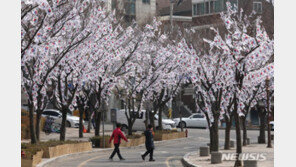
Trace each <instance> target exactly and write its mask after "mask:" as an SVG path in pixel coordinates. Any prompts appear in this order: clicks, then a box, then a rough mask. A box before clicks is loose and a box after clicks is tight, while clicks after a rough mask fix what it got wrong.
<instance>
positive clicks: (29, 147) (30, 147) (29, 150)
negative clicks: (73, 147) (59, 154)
mask: <svg viewBox="0 0 296 167" xmlns="http://www.w3.org/2000/svg"><path fill="white" fill-rule="evenodd" d="M79 142H80V141H70V140H67V141H58V140H49V141H47V142H39V143H37V144H31V143H22V144H21V150H22V151H24V152H25V155H26V157H27V158H31V157H32V156H33V155H35V154H36V153H37V152H38V151H41V150H43V151H45V150H46V149H47V148H48V147H54V146H57V145H62V144H74V143H79Z"/></svg>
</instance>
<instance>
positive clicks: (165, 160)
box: [46, 129, 259, 167]
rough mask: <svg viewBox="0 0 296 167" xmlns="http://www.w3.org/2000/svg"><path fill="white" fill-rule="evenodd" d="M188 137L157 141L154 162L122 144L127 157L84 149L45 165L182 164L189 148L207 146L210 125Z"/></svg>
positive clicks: (254, 134)
mask: <svg viewBox="0 0 296 167" xmlns="http://www.w3.org/2000/svg"><path fill="white" fill-rule="evenodd" d="M188 131H189V136H188V138H183V139H177V140H170V141H161V142H159V143H156V144H155V147H156V149H155V151H154V159H155V160H156V161H155V162H149V161H148V159H149V157H148V156H147V157H146V161H143V160H142V159H141V154H143V153H144V152H145V147H144V146H137V147H131V148H120V151H121V155H122V156H123V157H124V158H125V159H126V160H125V161H119V159H118V157H117V155H115V157H114V158H113V159H114V160H113V161H109V160H108V158H109V156H110V154H111V152H112V151H113V150H111V149H110V150H104V151H100V152H93V153H82V154H79V155H73V156H68V157H65V158H61V159H58V160H56V161H54V162H52V163H50V164H48V165H46V167H57V166H58V167H119V166H120V167H138V166H149V167H182V164H181V161H180V160H181V158H182V157H183V156H184V155H185V154H186V153H188V152H192V151H197V150H198V148H199V147H200V146H205V145H206V143H209V132H208V130H207V129H188ZM219 135H220V137H219V138H220V145H221V146H223V144H224V130H220V133H219ZM258 135H259V131H257V130H250V131H248V137H250V138H251V142H256V141H257V136H258ZM231 138H232V139H235V132H234V131H231Z"/></svg>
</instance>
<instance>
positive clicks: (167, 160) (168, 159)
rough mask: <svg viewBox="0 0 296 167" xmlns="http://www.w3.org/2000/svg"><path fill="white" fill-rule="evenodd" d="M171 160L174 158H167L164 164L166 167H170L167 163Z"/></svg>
mask: <svg viewBox="0 0 296 167" xmlns="http://www.w3.org/2000/svg"><path fill="white" fill-rule="evenodd" d="M173 158H174V157H168V158H167V159H166V160H165V164H166V166H167V167H170V162H169V161H170V160H171V159H173Z"/></svg>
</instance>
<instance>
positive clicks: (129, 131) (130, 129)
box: [128, 118, 133, 135]
mask: <svg viewBox="0 0 296 167" xmlns="http://www.w3.org/2000/svg"><path fill="white" fill-rule="evenodd" d="M130 119H131V118H130ZM128 135H133V123H132V121H131V120H128Z"/></svg>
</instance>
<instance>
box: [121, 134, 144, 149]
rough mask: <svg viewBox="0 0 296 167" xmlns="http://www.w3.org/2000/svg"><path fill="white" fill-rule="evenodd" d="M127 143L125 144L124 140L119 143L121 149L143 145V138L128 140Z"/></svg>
mask: <svg viewBox="0 0 296 167" xmlns="http://www.w3.org/2000/svg"><path fill="white" fill-rule="evenodd" d="M128 140H129V142H125V141H124V140H123V141H122V142H121V145H120V146H121V147H134V146H138V145H141V144H144V143H145V136H141V137H140V138H135V139H128Z"/></svg>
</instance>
